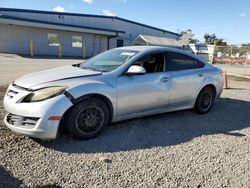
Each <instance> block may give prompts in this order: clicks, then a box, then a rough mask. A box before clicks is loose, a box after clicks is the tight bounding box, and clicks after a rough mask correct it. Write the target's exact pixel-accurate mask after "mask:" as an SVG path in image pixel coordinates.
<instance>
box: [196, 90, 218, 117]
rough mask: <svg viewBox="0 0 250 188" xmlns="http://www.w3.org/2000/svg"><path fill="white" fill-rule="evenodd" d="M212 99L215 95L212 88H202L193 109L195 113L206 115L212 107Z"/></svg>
mask: <svg viewBox="0 0 250 188" xmlns="http://www.w3.org/2000/svg"><path fill="white" fill-rule="evenodd" d="M214 98H215V95H214V91H213V89H212V88H210V87H205V88H203V89H202V90H201V92H200V93H199V95H198V97H197V99H196V103H195V107H194V109H195V111H196V112H197V113H198V114H206V113H208V112H209V111H210V109H211V108H212V106H213V102H214Z"/></svg>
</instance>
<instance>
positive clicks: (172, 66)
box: [166, 52, 204, 71]
mask: <svg viewBox="0 0 250 188" xmlns="http://www.w3.org/2000/svg"><path fill="white" fill-rule="evenodd" d="M166 59H167V63H166V70H167V71H178V70H189V69H196V68H202V67H203V66H204V63H202V62H200V61H198V60H196V59H194V58H192V57H190V56H187V55H184V54H179V53H174V52H169V53H167V58H166Z"/></svg>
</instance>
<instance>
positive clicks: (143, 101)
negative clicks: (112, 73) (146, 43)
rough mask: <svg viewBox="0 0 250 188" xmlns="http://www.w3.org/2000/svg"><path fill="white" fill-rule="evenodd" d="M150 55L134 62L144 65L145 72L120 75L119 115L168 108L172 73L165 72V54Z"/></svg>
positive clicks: (118, 80) (118, 90)
mask: <svg viewBox="0 0 250 188" xmlns="http://www.w3.org/2000/svg"><path fill="white" fill-rule="evenodd" d="M149 56H150V57H149ZM149 56H146V57H143V58H142V59H140V60H138V61H136V62H135V63H134V65H140V66H142V67H144V68H145V69H146V73H145V74H143V75H126V74H123V75H121V76H120V77H118V79H117V107H118V109H117V110H118V115H119V116H124V115H130V114H134V113H141V112H148V111H154V110H160V109H163V108H167V106H168V104H169V97H170V86H171V84H170V83H171V73H170V72H165V54H164V53H158V54H151V55H149Z"/></svg>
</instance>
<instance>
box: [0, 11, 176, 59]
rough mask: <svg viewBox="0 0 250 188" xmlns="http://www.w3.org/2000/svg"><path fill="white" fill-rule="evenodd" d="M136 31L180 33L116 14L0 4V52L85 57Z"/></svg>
mask: <svg viewBox="0 0 250 188" xmlns="http://www.w3.org/2000/svg"><path fill="white" fill-rule="evenodd" d="M139 35H150V36H157V37H164V38H168V39H175V40H178V39H179V38H180V35H179V34H177V33H174V32H170V31H166V30H163V29H159V28H155V27H152V26H148V25H145V24H141V23H137V22H134V21H130V20H126V19H123V18H119V17H110V16H98V15H87V14H75V13H59V12H49V11H38V10H23V9H10V8H0V52H4V53H17V54H26V55H39V56H40V55H49V56H58V55H59V56H83V57H89V56H92V55H95V54H98V53H100V52H102V51H104V50H107V49H110V48H114V47H120V46H127V45H131V44H132V43H133V41H134V40H135V39H136V38H137V37H138V36H139Z"/></svg>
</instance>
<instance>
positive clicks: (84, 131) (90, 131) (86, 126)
mask: <svg viewBox="0 0 250 188" xmlns="http://www.w3.org/2000/svg"><path fill="white" fill-rule="evenodd" d="M109 117H110V115H109V109H108V107H107V105H106V104H105V103H104V102H103V101H102V100H100V99H96V98H90V99H86V100H84V101H82V102H80V103H78V104H76V105H75V106H74V107H73V109H72V110H71V111H70V112H69V114H68V117H67V123H66V125H65V126H66V129H67V131H68V132H69V134H70V135H71V136H72V137H73V138H76V139H81V140H86V139H90V138H94V137H96V136H97V135H99V134H100V133H101V132H102V131H103V130H104V129H105V127H106V126H107V125H108V123H109V121H110V118H109Z"/></svg>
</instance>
